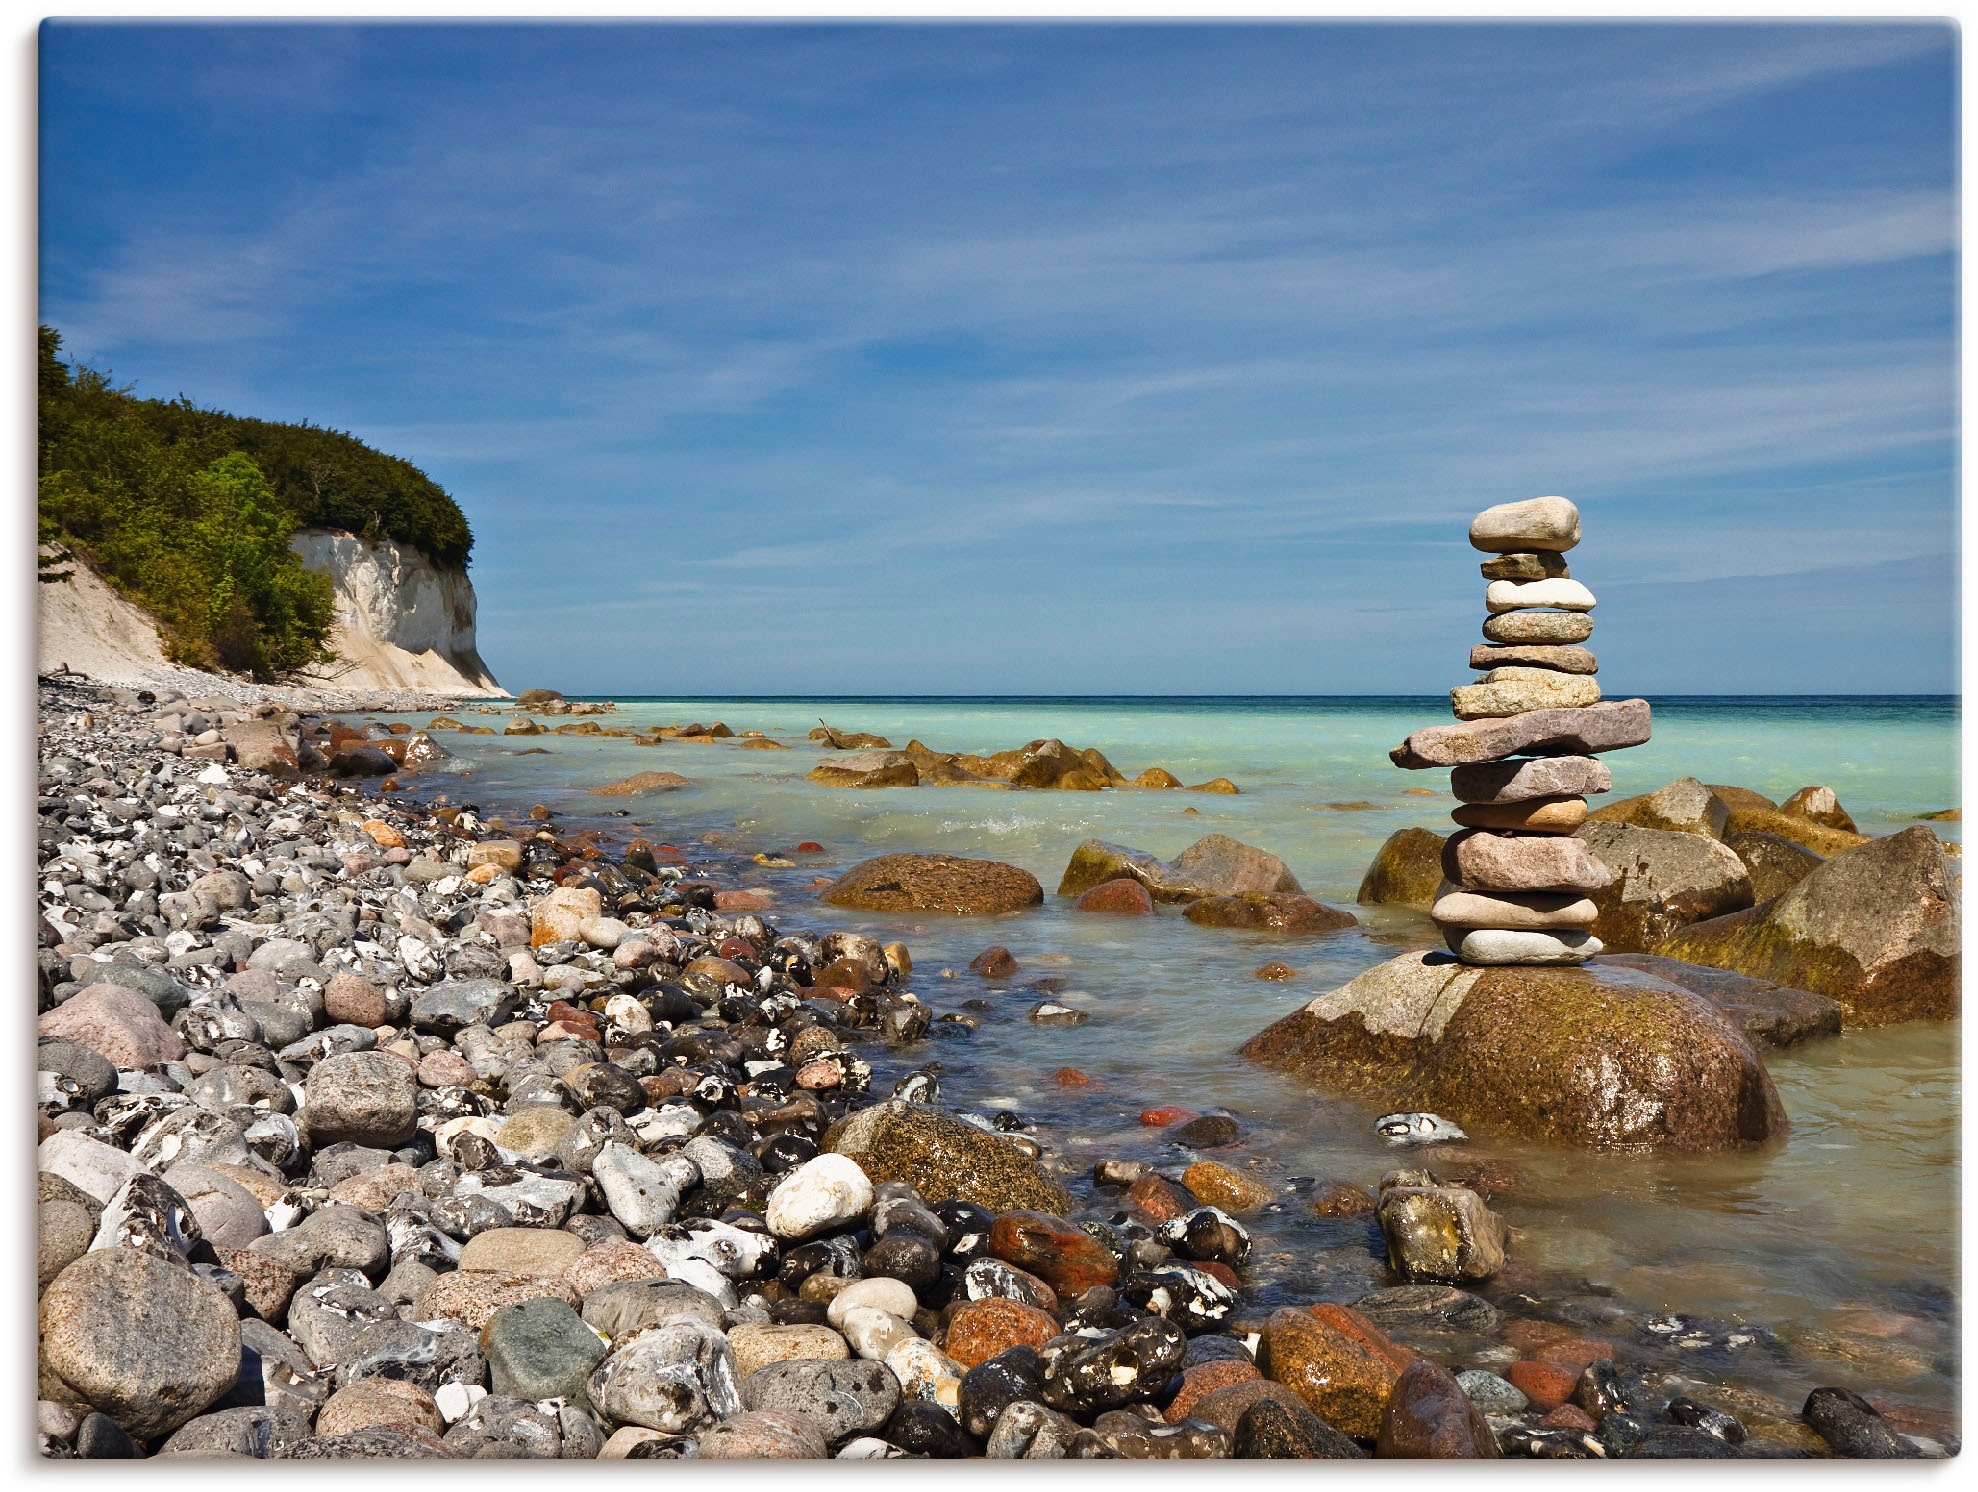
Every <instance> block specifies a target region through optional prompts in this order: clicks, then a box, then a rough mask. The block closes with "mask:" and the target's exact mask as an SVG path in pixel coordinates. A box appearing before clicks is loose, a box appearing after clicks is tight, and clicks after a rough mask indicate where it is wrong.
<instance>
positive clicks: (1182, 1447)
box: [1092, 1409, 1230, 1461]
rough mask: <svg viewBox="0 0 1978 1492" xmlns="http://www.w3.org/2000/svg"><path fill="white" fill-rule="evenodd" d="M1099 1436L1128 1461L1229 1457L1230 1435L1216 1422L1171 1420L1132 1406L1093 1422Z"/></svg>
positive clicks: (1113, 1411) (1116, 1410)
mask: <svg viewBox="0 0 1978 1492" xmlns="http://www.w3.org/2000/svg"><path fill="white" fill-rule="evenodd" d="M1092 1429H1093V1431H1094V1432H1095V1433H1096V1434H1097V1435H1098V1436H1099V1438H1100V1439H1101V1440H1103V1441H1105V1442H1106V1444H1107V1445H1109V1446H1111V1447H1112V1448H1113V1449H1114V1450H1115V1451H1117V1452H1118V1453H1119V1454H1120V1455H1121V1456H1122V1457H1124V1458H1125V1459H1127V1460H1129V1461H1215V1460H1224V1459H1226V1458H1227V1457H1228V1456H1229V1451H1230V1437H1229V1435H1227V1434H1226V1433H1225V1432H1224V1431H1222V1430H1221V1429H1219V1428H1218V1427H1216V1426H1215V1425H1206V1424H1203V1423H1202V1422H1201V1421H1200V1420H1192V1419H1182V1420H1179V1421H1176V1422H1173V1423H1169V1422H1167V1421H1164V1420H1160V1419H1150V1418H1148V1416H1147V1415H1145V1414H1141V1413H1139V1412H1138V1411H1136V1410H1132V1409H1113V1410H1109V1411H1107V1412H1106V1413H1104V1414H1102V1415H1100V1416H1099V1417H1098V1418H1097V1419H1095V1420H1094V1421H1093V1422H1092Z"/></svg>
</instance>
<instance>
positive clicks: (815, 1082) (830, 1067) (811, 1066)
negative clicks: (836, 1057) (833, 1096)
mask: <svg viewBox="0 0 1978 1492" xmlns="http://www.w3.org/2000/svg"><path fill="white" fill-rule="evenodd" d="M844 1081H845V1075H844V1074H843V1073H842V1072H840V1071H839V1070H838V1064H837V1063H835V1062H806V1063H805V1064H804V1065H803V1066H802V1067H799V1068H798V1069H797V1086H798V1087H799V1088H811V1089H816V1088H835V1087H837V1086H838V1085H839V1084H840V1083H842V1082H844Z"/></svg>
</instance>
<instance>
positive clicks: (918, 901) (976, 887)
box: [818, 855, 1044, 917]
mask: <svg viewBox="0 0 1978 1492" xmlns="http://www.w3.org/2000/svg"><path fill="white" fill-rule="evenodd" d="M818 894H819V898H820V900H823V901H828V902H830V903H831V905H833V906H834V907H856V908H858V909H859V910H861V911H867V912H950V913H953V914H955V915H956V916H961V917H977V916H983V915H986V914H992V913H997V912H1020V911H1022V910H1023V909H1024V908H1025V907H1034V906H1037V905H1039V904H1040V903H1041V902H1042V901H1043V900H1044V888H1043V887H1042V886H1040V885H1039V884H1038V883H1037V877H1036V876H1034V875H1032V874H1031V873H1030V872H1029V871H1027V870H1023V869H1021V868H1019V867H1018V866H1015V865H1005V864H1004V863H1003V862H1002V861H1000V860H966V859H963V858H962V857H961V856H959V855H880V856H878V857H877V858H876V859H872V860H862V861H860V862H859V863H858V864H857V865H854V866H853V867H852V868H851V869H850V870H848V871H846V872H845V873H844V874H843V875H841V876H839V877H838V879H837V880H835V881H833V882H832V883H831V884H830V885H829V886H827V887H825V889H824V890H823V891H821V892H820V893H818Z"/></svg>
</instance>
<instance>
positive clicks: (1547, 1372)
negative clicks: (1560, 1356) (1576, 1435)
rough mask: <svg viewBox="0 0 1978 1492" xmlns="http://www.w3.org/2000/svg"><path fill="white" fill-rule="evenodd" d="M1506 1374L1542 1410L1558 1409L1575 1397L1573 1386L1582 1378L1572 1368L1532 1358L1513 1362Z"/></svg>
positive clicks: (1516, 1387)
mask: <svg viewBox="0 0 1978 1492" xmlns="http://www.w3.org/2000/svg"><path fill="white" fill-rule="evenodd" d="M1504 1376H1505V1377H1506V1378H1508V1379H1510V1380H1511V1386H1512V1387H1513V1388H1515V1389H1517V1390H1518V1392H1519V1393H1521V1394H1523V1395H1524V1396H1525V1397H1526V1398H1528V1399H1530V1400H1531V1401H1532V1404H1533V1405H1534V1406H1535V1407H1536V1408H1539V1409H1557V1408H1558V1407H1559V1406H1560V1405H1561V1404H1563V1403H1565V1402H1566V1401H1567V1400H1568V1399H1570V1398H1572V1397H1573V1389H1574V1387H1575V1386H1576V1385H1577V1384H1578V1383H1579V1381H1580V1375H1579V1374H1578V1373H1577V1372H1575V1371H1573V1370H1572V1369H1570V1368H1562V1367H1560V1366H1559V1365H1558V1364H1557V1363H1549V1362H1538V1361H1536V1360H1535V1359H1532V1358H1526V1359H1524V1360H1523V1361H1521V1362H1514V1363H1512V1364H1511V1366H1510V1368H1509V1369H1508V1370H1507V1371H1506V1372H1505V1374H1504Z"/></svg>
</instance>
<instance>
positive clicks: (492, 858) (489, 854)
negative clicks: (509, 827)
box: [467, 839, 522, 871]
mask: <svg viewBox="0 0 1978 1492" xmlns="http://www.w3.org/2000/svg"><path fill="white" fill-rule="evenodd" d="M467 863H468V864H469V865H492V866H494V867H495V868H496V869H497V870H510V871H514V870H520V869H521V868H522V841H521V840H519V839H484V840H482V841H481V842H480V843H479V844H470V845H469V846H467Z"/></svg>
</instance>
